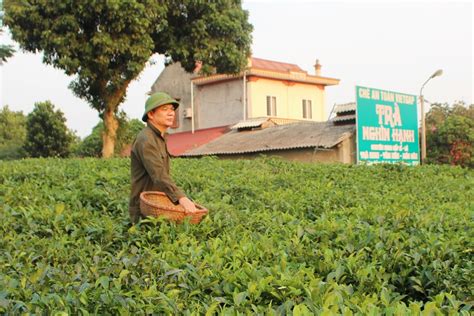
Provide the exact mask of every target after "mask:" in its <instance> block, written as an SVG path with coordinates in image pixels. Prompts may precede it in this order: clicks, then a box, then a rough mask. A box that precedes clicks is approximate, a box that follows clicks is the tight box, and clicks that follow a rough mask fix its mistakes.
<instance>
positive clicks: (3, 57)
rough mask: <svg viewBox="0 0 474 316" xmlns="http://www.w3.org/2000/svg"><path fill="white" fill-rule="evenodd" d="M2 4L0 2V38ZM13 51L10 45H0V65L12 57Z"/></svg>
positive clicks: (0, 30)
mask: <svg viewBox="0 0 474 316" xmlns="http://www.w3.org/2000/svg"><path fill="white" fill-rule="evenodd" d="M2 28H3V2H0V36H1V35H2V33H3V29H2ZM14 52H15V50H14V49H13V47H12V46H11V45H4V44H1V45H0V65H2V64H3V63H4V62H6V61H7V58H9V57H12V56H13V53H14Z"/></svg>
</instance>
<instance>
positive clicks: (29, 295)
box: [0, 158, 474, 315]
mask: <svg viewBox="0 0 474 316" xmlns="http://www.w3.org/2000/svg"><path fill="white" fill-rule="evenodd" d="M173 177H174V179H175V180H176V182H177V184H178V185H179V186H181V187H182V188H183V190H184V191H185V192H186V193H187V194H189V195H190V196H191V197H192V198H193V199H195V200H196V201H198V202H199V203H200V204H203V205H206V206H207V207H208V208H209V209H210V210H211V211H210V214H209V215H208V216H207V217H205V219H204V220H203V221H202V222H201V223H200V224H199V225H190V224H189V223H184V224H182V225H176V224H174V223H169V222H167V221H165V220H162V219H151V218H150V219H146V220H143V221H141V222H140V224H138V225H135V226H132V225H130V224H129V221H128V194H129V160H128V159H111V160H99V159H69V160H61V159H30V160H23V161H13V162H4V163H2V164H1V165H0V204H1V205H2V211H1V213H0V223H1V224H0V225H1V226H0V231H1V238H0V246H1V249H2V251H1V252H0V267H1V270H0V271H1V273H0V313H2V314H11V315H16V314H22V313H26V314H38V315H42V314H58V315H63V314H71V315H78V314H79V315H89V314H101V315H103V314H113V315H116V314H120V315H140V314H184V315H193V314H207V315H212V314H215V313H217V314H226V315H238V314H240V315H242V314H262V315H263V314H265V315H267V314H269V315H284V314H293V315H313V314H323V315H332V314H344V315H355V314H360V315H379V314H388V315H410V314H411V315H437V314H449V315H454V314H456V315H457V314H464V315H469V314H470V313H471V312H472V304H473V301H474V289H473V287H472V280H473V279H474V272H473V271H474V269H473V260H472V259H473V252H474V245H473V236H474V230H473V226H474V225H473V210H474V202H473V201H474V200H473V198H472V197H473V196H474V190H473V185H474V182H473V171H472V169H463V168H459V167H448V166H422V167H421V166H419V167H404V166H399V165H377V166H370V167H368V166H354V165H320V164H304V163H292V162H286V161H283V160H278V159H264V158H259V159H255V160H238V161H232V160H218V159H215V158H205V159H176V160H174V161H173Z"/></svg>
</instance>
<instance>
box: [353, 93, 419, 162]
mask: <svg viewBox="0 0 474 316" xmlns="http://www.w3.org/2000/svg"><path fill="white" fill-rule="evenodd" d="M417 108H418V107H417V97H416V96H415V95H411V94H406V93H399V92H394V91H388V90H381V89H374V88H367V87H362V86H356V122H357V162H358V163H366V164H373V163H402V164H406V165H418V164H419V162H420V146H419V140H418V139H419V137H418V111H417Z"/></svg>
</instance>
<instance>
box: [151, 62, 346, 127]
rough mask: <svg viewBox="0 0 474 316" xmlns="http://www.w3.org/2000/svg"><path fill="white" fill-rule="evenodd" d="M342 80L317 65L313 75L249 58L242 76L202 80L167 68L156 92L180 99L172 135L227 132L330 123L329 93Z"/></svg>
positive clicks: (175, 66)
mask: <svg viewBox="0 0 474 316" xmlns="http://www.w3.org/2000/svg"><path fill="white" fill-rule="evenodd" d="M338 83H339V80H338V79H334V78H329V77H323V76H322V75H321V64H320V63H319V61H316V64H315V73H314V74H308V73H307V72H306V71H304V70H302V69H301V68H300V67H299V66H297V65H295V64H289V63H283V62H277V61H270V60H265V59H261V58H254V57H252V58H249V63H248V66H247V68H246V69H245V70H244V71H243V72H241V73H239V74H236V75H227V74H214V75H210V76H198V75H197V74H189V73H186V72H185V71H184V69H183V68H182V67H181V65H180V64H179V63H175V64H172V65H169V66H167V67H166V68H165V69H164V70H163V72H162V73H161V74H160V76H159V77H158V79H157V80H156V81H155V83H154V84H153V86H152V88H151V92H152V93H153V92H156V91H164V92H167V93H168V94H170V95H171V96H172V97H174V98H176V99H177V100H178V101H179V102H180V103H181V106H180V107H179V110H178V111H177V113H176V114H177V115H176V122H175V124H174V126H173V127H172V128H171V129H170V134H174V133H179V132H188V131H191V132H192V133H193V132H195V131H198V130H202V129H208V128H216V127H224V126H230V125H233V124H236V123H237V122H239V121H241V120H246V119H251V118H257V117H275V118H284V119H290V120H305V121H325V120H326V118H327V117H326V113H325V110H324V108H325V88H326V86H331V85H337V84H338Z"/></svg>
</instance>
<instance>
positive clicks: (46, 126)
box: [25, 101, 74, 157]
mask: <svg viewBox="0 0 474 316" xmlns="http://www.w3.org/2000/svg"><path fill="white" fill-rule="evenodd" d="M73 140H74V136H73V134H72V133H71V132H70V131H69V130H68V129H67V127H66V119H65V117H64V114H63V113H62V112H61V111H60V110H56V111H55V110H54V105H53V104H52V103H51V102H50V101H46V102H38V103H35V107H34V109H33V111H32V112H31V113H30V114H28V116H27V119H26V142H25V150H26V152H27V153H28V155H29V156H30V157H67V156H69V153H70V146H71V144H72V142H73Z"/></svg>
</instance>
